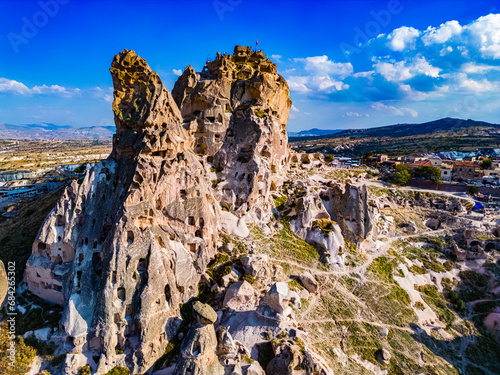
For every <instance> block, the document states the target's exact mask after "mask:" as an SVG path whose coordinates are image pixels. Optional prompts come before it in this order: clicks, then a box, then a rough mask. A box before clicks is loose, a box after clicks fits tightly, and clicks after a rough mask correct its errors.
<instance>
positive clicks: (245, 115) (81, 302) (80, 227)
mask: <svg viewBox="0 0 500 375" xmlns="http://www.w3.org/2000/svg"><path fill="white" fill-rule="evenodd" d="M110 72H111V75H112V78H113V85H114V102H113V112H114V115H115V124H116V134H115V136H114V138H113V151H112V153H111V155H110V156H109V158H108V159H106V160H104V161H103V162H101V163H98V164H96V166H95V167H94V168H92V169H91V170H90V171H88V172H87V174H86V175H85V178H84V179H83V181H79V182H76V181H75V182H73V183H72V184H71V185H70V186H69V187H68V188H67V189H66V190H65V192H64V194H63V196H62V198H61V199H60V200H59V202H58V203H57V206H56V207H55V208H54V210H53V211H52V212H51V213H50V215H49V216H48V217H47V219H46V220H45V222H44V224H43V225H42V227H41V228H40V231H39V233H38V236H37V238H36V240H35V242H34V244H33V249H32V255H31V257H30V259H29V261H28V263H27V268H26V273H25V281H26V284H27V285H28V288H29V289H30V290H31V291H32V292H34V293H35V294H37V295H38V296H40V297H42V298H43V299H46V300H48V301H50V302H53V303H56V304H60V305H62V306H64V314H63V318H62V320H61V324H60V327H59V331H58V332H57V333H56V334H54V335H53V337H59V338H60V344H61V348H62V349H61V350H63V351H65V352H72V353H85V356H86V357H88V358H93V359H94V360H95V361H96V364H93V363H91V366H93V367H94V369H93V370H94V371H96V372H97V373H104V372H106V371H108V370H109V369H110V368H112V367H113V366H115V365H117V364H120V365H126V366H128V367H129V368H130V369H131V370H132V371H133V372H134V373H136V372H144V371H146V370H147V369H149V368H150V366H151V365H152V364H153V363H154V361H155V360H156V359H157V358H159V357H160V356H161V355H162V354H163V353H164V351H165V348H166V346H167V344H168V343H169V341H171V339H172V337H174V336H175V335H176V334H177V329H178V327H179V324H180V320H179V318H178V316H179V307H178V306H179V304H182V303H185V302H187V301H188V300H189V299H191V298H192V297H194V296H196V295H197V294H198V283H199V281H200V277H201V275H202V274H203V273H204V272H205V269H206V266H207V264H208V262H209V260H210V259H211V258H212V257H213V256H214V254H215V252H216V247H217V242H218V233H219V230H220V229H221V228H225V229H226V230H227V231H228V232H229V233H233V234H234V235H238V236H239V235H241V236H243V237H244V236H247V235H248V233H249V231H248V228H247V226H246V223H245V220H243V219H244V218H242V217H243V216H245V215H246V216H247V217H248V218H249V219H248V220H252V219H253V220H254V221H256V222H258V223H260V224H262V223H263V222H264V221H265V220H264V219H266V218H269V217H270V215H271V208H272V204H271V203H270V193H271V191H273V190H275V189H277V188H278V187H279V186H280V184H281V181H282V179H283V175H284V173H285V172H286V169H287V157H288V146H287V136H286V128H285V127H286V122H287V120H288V113H289V110H290V106H291V100H290V98H289V90H288V86H287V84H286V81H285V80H284V79H283V78H282V77H281V76H279V75H278V74H277V73H276V67H275V65H274V64H273V63H272V62H270V60H268V59H267V58H266V57H265V56H264V54H263V53H262V52H252V51H251V50H250V48H247V47H236V48H235V51H234V54H233V55H232V56H230V55H224V56H222V55H220V54H218V55H217V58H216V60H214V61H212V62H208V63H207V66H206V67H205V68H204V69H203V71H202V72H201V73H196V72H194V69H192V68H191V67H188V68H186V70H185V72H184V74H183V75H182V76H181V77H180V78H179V80H178V82H177V83H176V84H175V87H174V90H173V96H172V95H170V93H169V91H168V90H167V89H166V88H165V87H164V86H163V83H162V81H161V79H160V77H159V76H158V74H157V73H156V72H154V71H152V70H151V69H150V67H149V66H148V64H147V63H146V61H145V60H144V59H142V58H140V57H139V56H137V55H136V54H135V52H134V51H128V50H124V51H123V52H121V53H120V54H119V55H117V56H116V57H115V58H114V60H113V62H112V66H111V69H110ZM214 181H216V182H217V183H214ZM221 206H222V207H224V208H225V209H226V210H228V211H229V212H222V211H221ZM252 272H253V271H252ZM259 272H261V271H259ZM262 272H267V271H262ZM239 277H240V274H239V273H238V271H237V270H234V278H233V279H231V278H229V279H228V280H227V282H226V284H229V283H230V282H233V281H237V280H238V278H239ZM247 284H248V283H247ZM244 286H245V287H246V289H249V288H247V285H246V284H244ZM250 288H251V286H250ZM244 289H245V288H244ZM246 289H245V290H246ZM243 294H244V293H243V291H242V290H239V291H238V293H236V295H237V296H239V297H237V298H240V297H241V296H242V295H243ZM247 294H248V293H247ZM248 297H249V296H248ZM245 298H246V297H245ZM249 298H250V297H249ZM200 316H201V315H200ZM209 320H210V319H209ZM213 330H214V329H213V326H212V324H208V323H207V321H204V320H203V319H202V318H199V320H198V325H197V326H196V327H194V328H193V329H192V330H190V333H189V334H188V335H187V336H188V337H189V340H191V341H192V342H193V343H194V344H193V345H194V346H193V345H191V346H189V345H188V344H183V350H182V353H183V355H182V357H183V358H184V362H183V363H184V364H183V365H182V366H183V367H182V368H185V369H186V371H188V369H191V370H193V368H192V366H191V365H193V366H194V368H198V367H197V366H201V364H200V363H202V362H203V361H206V360H207V358H208V357H205V354H200V353H202V352H203V353H205V352H206V353H209V352H210V351H212V349H211V348H212V344H213V341H214V340H213V339H214V337H215V336H214V334H213ZM186 339H187V338H186ZM200 340H201V341H200ZM184 341H185V342H186V340H184ZM198 342H203V344H202V345H201V346H202V348H201V352H199V353H198V349H199V348H198V346H197V345H198V344H196V343H198ZM195 344H196V345H195ZM122 351H123V353H124V354H116V353H121V352H122ZM196 353H198V354H196ZM210 358H212V357H210ZM210 360H212V359H210ZM200 361H201V362H200ZM203 363H205V362H203ZM211 366H212V365H211ZM213 366H214V367H213V368H214V369H215V370H214V372H212V373H217V372H216V371H219V370H218V366H216V364H215V360H214V361H213Z"/></svg>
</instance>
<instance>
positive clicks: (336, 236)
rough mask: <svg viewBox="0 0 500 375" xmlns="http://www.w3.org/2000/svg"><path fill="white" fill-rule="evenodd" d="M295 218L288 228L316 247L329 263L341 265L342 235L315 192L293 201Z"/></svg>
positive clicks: (343, 257) (342, 251) (342, 256)
mask: <svg viewBox="0 0 500 375" xmlns="http://www.w3.org/2000/svg"><path fill="white" fill-rule="evenodd" d="M294 210H295V213H296V215H295V216H296V218H295V219H293V220H291V221H290V228H291V229H292V230H293V231H294V232H295V234H297V235H298V236H299V237H301V238H302V239H304V240H305V241H307V242H308V243H310V244H312V245H314V246H315V247H316V248H318V249H319V250H320V251H321V252H322V255H323V260H324V261H325V262H326V263H327V264H329V265H338V266H343V265H344V262H345V255H344V237H343V235H342V231H341V229H340V227H339V225H338V224H337V223H336V222H334V221H332V220H330V219H331V217H330V214H329V213H328V211H327V210H326V208H325V206H324V205H323V202H322V200H321V199H320V197H319V196H318V195H317V193H312V192H310V193H309V194H307V195H305V196H303V197H300V198H298V199H297V201H296V203H295V208H294Z"/></svg>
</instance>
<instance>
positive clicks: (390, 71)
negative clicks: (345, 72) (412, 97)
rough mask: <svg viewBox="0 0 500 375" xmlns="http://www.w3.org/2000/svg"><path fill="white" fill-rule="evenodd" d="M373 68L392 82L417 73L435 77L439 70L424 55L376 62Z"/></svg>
mask: <svg viewBox="0 0 500 375" xmlns="http://www.w3.org/2000/svg"><path fill="white" fill-rule="evenodd" d="M374 68H375V72H377V73H379V74H381V75H382V76H383V77H384V78H385V79H387V80H388V81H392V82H401V81H406V80H408V79H410V78H413V77H415V76H416V75H419V74H423V75H426V76H429V77H434V78H436V77H438V76H439V72H440V71H441V69H440V68H436V67H434V66H432V65H431V64H429V62H428V61H427V60H426V59H425V57H421V56H420V57H417V58H416V59H413V60H411V61H399V62H378V63H376V64H375V65H374Z"/></svg>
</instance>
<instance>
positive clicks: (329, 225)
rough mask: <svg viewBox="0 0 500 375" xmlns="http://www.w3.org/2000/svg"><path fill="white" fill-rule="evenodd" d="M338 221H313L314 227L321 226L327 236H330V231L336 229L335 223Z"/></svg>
mask: <svg viewBox="0 0 500 375" xmlns="http://www.w3.org/2000/svg"><path fill="white" fill-rule="evenodd" d="M336 224H337V223H336V222H335V221H332V220H328V219H318V220H315V221H313V223H312V229H315V228H319V229H320V230H321V231H322V232H323V234H324V235H325V236H328V235H329V234H330V232H333V231H334V230H335V225H336Z"/></svg>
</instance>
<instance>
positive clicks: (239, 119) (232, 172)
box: [172, 46, 292, 222]
mask: <svg viewBox="0 0 500 375" xmlns="http://www.w3.org/2000/svg"><path fill="white" fill-rule="evenodd" d="M172 95H173V97H174V99H175V101H176V103H177V105H178V106H179V108H181V112H182V116H183V118H184V121H186V123H188V124H189V125H187V129H188V131H189V133H190V134H192V135H193V136H194V137H195V139H196V141H195V148H194V149H195V152H196V153H197V154H198V155H200V156H202V157H203V160H207V161H208V162H209V163H213V165H214V169H215V170H216V171H217V172H218V173H217V181H218V184H217V194H218V196H219V197H220V199H221V203H222V204H223V206H224V207H226V208H228V209H229V210H238V211H239V212H246V211H249V210H250V212H251V213H252V214H254V215H255V217H256V218H257V219H259V220H261V221H262V222H264V221H265V219H268V218H269V217H270V214H271V206H270V205H269V204H268V200H269V195H270V193H271V191H273V190H276V189H277V188H278V187H279V186H281V184H282V182H283V175H284V172H285V171H286V169H287V158H288V147H287V141H288V139H287V134H286V123H287V121H288V115H289V111H290V107H291V104H292V102H291V100H290V97H289V89H288V85H287V83H286V81H285V80H284V79H283V77H281V76H280V75H278V74H277V73H276V65H275V64H273V63H272V62H271V61H270V60H268V59H266V57H265V55H264V54H263V53H262V52H261V51H257V52H252V51H251V49H250V47H241V46H236V47H235V49H234V53H233V55H228V54H224V55H221V54H219V53H218V54H217V58H216V59H215V60H214V61H211V62H208V63H207V65H206V66H205V67H204V68H203V71H202V72H201V73H196V72H195V71H194V69H193V68H192V67H191V66H189V67H187V68H186V69H185V70H184V73H183V74H182V75H181V76H180V78H179V80H178V81H177V82H176V84H175V86H174V89H173V90H172Z"/></svg>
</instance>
